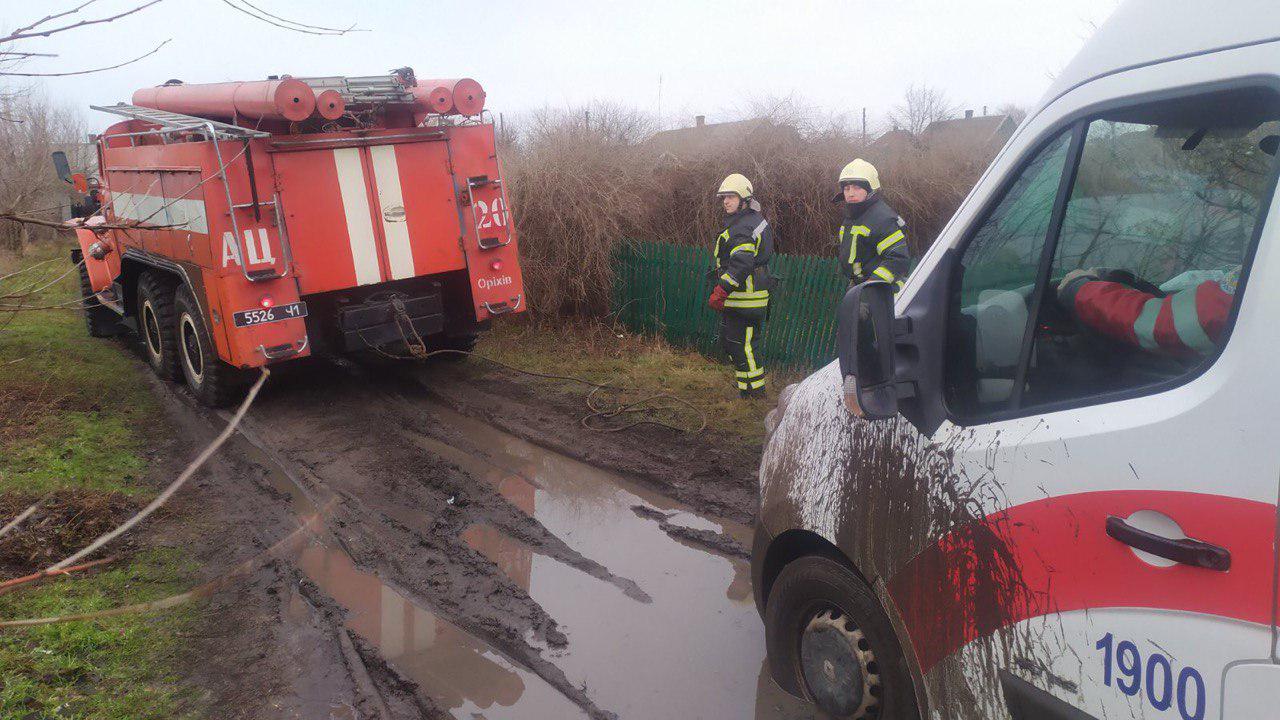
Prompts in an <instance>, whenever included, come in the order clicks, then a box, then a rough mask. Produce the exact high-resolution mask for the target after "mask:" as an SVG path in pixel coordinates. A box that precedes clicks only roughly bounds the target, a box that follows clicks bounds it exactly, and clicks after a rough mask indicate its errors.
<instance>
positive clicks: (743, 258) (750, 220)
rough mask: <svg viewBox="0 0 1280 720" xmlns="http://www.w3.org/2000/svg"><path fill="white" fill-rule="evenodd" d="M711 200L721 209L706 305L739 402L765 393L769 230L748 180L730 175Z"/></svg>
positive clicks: (770, 242)
mask: <svg viewBox="0 0 1280 720" xmlns="http://www.w3.org/2000/svg"><path fill="white" fill-rule="evenodd" d="M716 195H718V196H719V197H720V200H721V202H722V203H723V204H724V212H725V222H724V231H723V232H721V233H720V235H719V237H717V238H716V242H715V247H714V248H713V250H714V254H715V262H716V267H715V269H714V270H713V271H712V273H711V276H712V279H713V281H714V282H715V288H714V289H713V290H712V291H711V297H710V298H708V300H707V304H708V305H710V306H711V307H712V308H714V309H715V310H717V311H719V312H720V343H721V346H722V347H723V348H724V350H725V352H726V353H728V355H729V357H730V358H731V359H732V360H733V365H734V369H735V370H736V371H737V372H736V376H737V383H738V391H739V394H740V395H741V396H742V397H755V396H762V395H764V393H765V388H764V385H765V377H764V366H763V365H762V364H761V357H760V352H759V350H760V332H761V329H762V328H763V327H764V320H765V317H766V316H767V315H768V311H769V289H770V287H772V285H773V278H772V277H771V276H770V275H769V260H770V258H772V257H773V230H772V229H771V228H770V227H769V223H768V221H766V220H765V219H764V217H763V216H762V215H761V214H760V204H759V203H757V202H756V201H755V198H754V197H753V193H752V189H751V181H750V180H748V179H747V178H746V177H744V176H742V175H739V174H738V173H734V174H732V175H730V176H729V177H727V178H725V179H724V182H722V183H720V190H719V191H717V193H716Z"/></svg>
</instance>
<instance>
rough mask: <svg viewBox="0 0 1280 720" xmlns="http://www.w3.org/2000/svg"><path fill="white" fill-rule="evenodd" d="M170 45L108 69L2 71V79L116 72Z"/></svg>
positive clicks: (160, 45) (0, 75)
mask: <svg viewBox="0 0 1280 720" xmlns="http://www.w3.org/2000/svg"><path fill="white" fill-rule="evenodd" d="M156 2H160V0H156ZM168 44H169V41H168V40H165V41H164V42H162V43H160V44H159V45H157V46H155V48H153V49H152V50H151V52H148V53H144V54H142V55H139V56H138V57H136V58H134V59H132V60H126V61H124V62H122V63H120V64H118V65H110V66H108V67H100V68H93V69H91V70H75V71H72V72H58V73H20V72H3V71H0V77H67V76H69V75H90V74H92V73H100V72H106V71H107V70H115V69H116V68H122V67H124V66H125V65H132V64H133V63H136V62H138V61H139V60H142V59H143V58H147V57H151V56H152V55H155V54H156V53H158V52H160V48H162V47H164V46H165V45H168Z"/></svg>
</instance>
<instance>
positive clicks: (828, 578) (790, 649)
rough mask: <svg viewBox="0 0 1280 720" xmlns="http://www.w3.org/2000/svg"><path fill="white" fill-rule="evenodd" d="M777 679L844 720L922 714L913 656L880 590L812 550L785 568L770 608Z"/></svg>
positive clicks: (915, 719) (915, 718)
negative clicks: (879, 597) (906, 653)
mask: <svg viewBox="0 0 1280 720" xmlns="http://www.w3.org/2000/svg"><path fill="white" fill-rule="evenodd" d="M764 620H765V635H766V641H767V644H768V650H769V661H770V666H771V667H772V669H773V674H774V679H775V680H777V681H778V684H779V685H781V686H782V687H784V688H787V689H790V690H792V691H798V692H799V693H800V694H802V695H803V696H804V697H805V699H807V700H809V701H810V702H812V703H814V704H815V705H817V706H818V707H819V708H821V709H822V710H823V711H824V712H826V713H828V714H829V715H831V716H832V717H834V718H840V719H841V720H870V719H872V718H895V719H898V718H901V719H902V720H919V718H920V711H919V710H918V709H917V707H916V701H915V689H914V687H913V686H912V682H911V673H910V670H909V668H908V667H907V663H906V658H905V657H904V656H903V653H902V649H901V647H900V646H899V645H898V639H897V636H896V635H895V634H894V632H893V626H892V625H891V624H890V623H889V618H888V617H887V616H886V615H885V614H884V611H883V610H882V609H881V608H880V603H879V601H878V600H877V599H876V596H875V594H874V593H873V592H872V591H871V589H870V588H869V587H867V585H866V583H865V582H863V581H862V579H861V578H859V577H858V576H857V575H856V574H854V572H853V571H851V570H850V569H849V568H847V567H845V566H844V565H843V564H841V563H840V562H837V561H836V560H834V559H831V558H828V557H822V556H817V555H811V556H808V557H803V558H800V559H798V560H795V561H793V562H791V563H789V564H788V565H787V566H786V567H784V568H783V569H782V572H780V573H779V574H778V578H777V579H776V580H775V581H774V583H773V587H772V588H771V589H770V591H769V600H768V604H767V605H766V607H765V618H764Z"/></svg>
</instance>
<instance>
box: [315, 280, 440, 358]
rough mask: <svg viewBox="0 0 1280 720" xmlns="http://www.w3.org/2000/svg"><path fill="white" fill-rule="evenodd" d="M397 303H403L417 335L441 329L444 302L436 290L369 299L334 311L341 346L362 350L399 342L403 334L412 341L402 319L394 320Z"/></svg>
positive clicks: (432, 332) (347, 348)
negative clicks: (412, 294)
mask: <svg viewBox="0 0 1280 720" xmlns="http://www.w3.org/2000/svg"><path fill="white" fill-rule="evenodd" d="M397 305H402V306H403V308H404V314H405V315H407V316H408V319H409V322H410V323H411V324H412V326H413V330H414V331H416V332H417V334H418V335H419V336H420V337H423V338H426V337H427V336H428V335H435V334H436V333H439V332H441V331H442V330H444V303H443V301H442V300H441V296H440V294H439V293H438V292H437V293H436V294H434V295H425V296H421V297H412V298H411V297H395V298H388V299H386V300H370V301H367V302H363V303H360V304H359V305H351V306H348V307H344V308H342V309H340V310H339V311H338V328H339V330H340V331H341V333H342V345H343V349H345V350H362V349H366V348H368V347H370V346H372V347H381V346H384V345H391V344H394V343H400V342H403V341H404V339H405V335H406V334H408V335H409V336H410V337H409V339H410V340H413V339H414V338H413V337H412V333H410V332H409V328H408V327H407V326H405V325H404V323H403V320H401V321H400V322H397V318H398V316H399V315H400V311H399V309H398V308H397Z"/></svg>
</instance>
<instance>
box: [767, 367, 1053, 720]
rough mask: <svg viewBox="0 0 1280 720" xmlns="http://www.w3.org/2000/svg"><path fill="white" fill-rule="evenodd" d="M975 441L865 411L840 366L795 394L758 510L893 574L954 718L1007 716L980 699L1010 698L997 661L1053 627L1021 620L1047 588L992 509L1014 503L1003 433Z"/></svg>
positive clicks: (1022, 651)
mask: <svg viewBox="0 0 1280 720" xmlns="http://www.w3.org/2000/svg"><path fill="white" fill-rule="evenodd" d="M975 442H976V440H975V435H974V434H973V433H972V432H971V431H968V430H965V429H962V428H950V427H949V428H944V429H943V430H942V431H941V432H940V433H939V434H938V435H937V436H936V437H935V438H934V439H933V440H930V439H928V438H925V437H923V436H921V435H920V434H919V433H918V432H916V430H915V429H914V428H913V427H912V426H911V425H910V423H908V422H906V421H905V420H904V419H902V418H901V417H898V418H894V419H892V420H885V421H878V422H868V421H859V420H857V419H856V418H854V417H852V416H851V415H850V414H849V413H848V411H847V410H846V409H845V408H844V407H843V405H842V401H841V394H840V380H839V370H838V368H837V367H836V366H835V365H834V364H833V365H831V366H828V367H826V368H824V369H822V370H821V371H819V372H818V373H816V374H814V375H813V376H811V377H810V378H808V379H807V380H806V381H805V382H804V383H802V384H801V385H800V386H799V387H798V388H796V390H795V392H794V393H793V394H792V395H791V396H790V398H789V401H788V403H787V407H786V409H785V413H784V415H783V417H782V418H781V421H780V423H779V426H778V428H777V430H776V432H775V434H774V436H773V437H772V439H771V442H770V443H769V445H768V447H767V448H766V450H765V454H764V458H763V462H762V464H761V500H762V512H761V517H762V518H770V519H771V520H776V519H777V518H783V520H782V521H783V522H793V523H794V524H792V525H791V526H790V527H803V528H807V529H809V530H812V531H814V532H817V533H818V534H820V535H821V536H823V537H824V538H826V539H827V540H828V541H830V542H832V543H834V544H835V545H836V546H837V547H839V548H841V549H842V550H843V551H844V552H845V553H846V554H848V555H849V557H850V559H851V560H852V561H853V562H854V564H855V565H856V566H857V567H858V569H859V570H860V571H861V572H862V574H863V575H864V576H865V577H866V578H867V580H868V581H869V582H871V583H872V584H877V583H880V582H883V583H884V584H885V587H886V589H887V591H888V594H889V596H890V597H891V598H892V601H893V603H894V605H895V606H896V607H894V608H892V610H893V611H894V612H895V613H896V614H897V616H898V617H899V618H900V619H901V620H902V624H903V625H904V626H905V627H906V629H907V631H908V632H909V633H910V635H911V637H910V638H909V640H910V645H911V646H912V648H913V649H914V651H915V655H916V657H917V659H918V660H919V662H920V667H921V669H922V671H923V672H924V673H925V674H926V683H927V685H928V687H929V694H930V697H931V700H932V703H933V705H934V710H943V714H944V716H945V717H954V718H968V717H973V718H979V717H981V718H987V717H992V716H996V717H998V716H999V715H1000V714H1001V712H1002V711H1001V710H1000V709H998V708H989V707H982V706H981V703H982V701H983V700H986V701H988V702H989V701H990V700H991V699H992V698H998V697H999V696H1000V693H999V691H998V689H997V688H996V687H995V686H994V685H993V684H996V683H998V682H999V681H998V677H997V673H998V670H999V668H1002V667H1006V666H1008V665H1010V664H1011V663H1012V660H1011V658H1016V657H1021V656H1025V655H1029V654H1030V653H1029V652H1028V649H1029V648H1031V647H1033V646H1035V644H1036V643H1037V642H1039V635H1040V634H1041V633H1042V632H1044V628H1045V627H1046V624H1045V623H1036V624H1032V623H1021V624H1015V621H1016V620H1017V618H1019V617H1027V615H1026V614H1025V613H1026V609H1027V608H1028V607H1029V606H1036V605H1037V604H1038V603H1040V602H1042V598H1040V597H1039V596H1038V595H1037V594H1036V593H1033V592H1032V591H1031V590H1030V589H1029V588H1028V587H1027V585H1026V583H1025V582H1024V580H1023V575H1022V568H1021V567H1020V566H1019V563H1018V559H1017V557H1016V555H1015V554H1014V553H1013V552H1012V551H1011V549H1010V547H1009V544H1008V535H1007V526H1006V524H1005V521H1004V520H1003V516H1002V515H1001V514H1000V513H993V512H992V510H994V509H998V508H1001V507H1004V506H1005V505H1006V503H1005V502H1004V498H1003V490H1002V488H1001V487H1000V486H999V484H998V482H997V481H996V480H995V474H994V472H992V465H993V464H994V458H995V455H996V453H995V450H996V447H998V440H997V441H995V442H994V443H993V446H992V447H988V448H979V447H975ZM784 529H789V528H782V527H770V528H769V530H770V531H771V532H775V533H776V532H778V531H781V530H784ZM1033 626H1034V629H1033ZM961 648H963V650H962V651H961V652H954V651H957V650H960V649H961ZM961 656H963V657H964V662H963V667H964V670H963V671H962V670H961V666H962V663H961V662H960V661H959V658H960V657H961Z"/></svg>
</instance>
